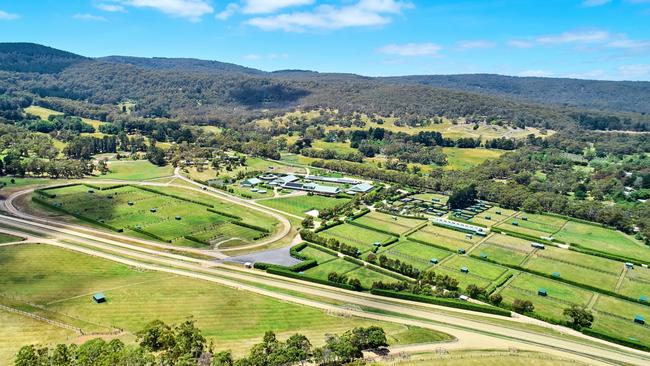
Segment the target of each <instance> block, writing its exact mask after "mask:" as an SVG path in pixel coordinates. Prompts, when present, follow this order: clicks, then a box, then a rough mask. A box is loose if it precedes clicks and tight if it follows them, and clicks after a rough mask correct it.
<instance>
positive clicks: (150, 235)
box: [129, 227, 172, 243]
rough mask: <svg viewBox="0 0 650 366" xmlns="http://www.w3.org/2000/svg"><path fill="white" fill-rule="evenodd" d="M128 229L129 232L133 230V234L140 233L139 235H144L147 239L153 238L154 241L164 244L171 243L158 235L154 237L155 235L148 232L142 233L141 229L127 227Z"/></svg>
mask: <svg viewBox="0 0 650 366" xmlns="http://www.w3.org/2000/svg"><path fill="white" fill-rule="evenodd" d="M129 229H131V230H133V231H135V232H137V233H140V234H143V235H146V236H148V237H151V238H154V239H156V240H160V241H163V242H165V243H171V242H172V241H171V240H168V239H165V238H163V237H161V236H158V235H156V234H152V233H150V232H148V231H144V230H142V229H138V228H136V227H129Z"/></svg>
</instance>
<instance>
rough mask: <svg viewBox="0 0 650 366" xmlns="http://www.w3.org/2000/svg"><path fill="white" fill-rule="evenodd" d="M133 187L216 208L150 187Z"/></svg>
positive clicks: (212, 206)
mask: <svg viewBox="0 0 650 366" xmlns="http://www.w3.org/2000/svg"><path fill="white" fill-rule="evenodd" d="M133 187H135V188H138V189H141V190H143V191H147V192H151V193H155V194H159V195H161V196H167V197H171V198H176V199H177V200H181V201H185V202H190V203H195V204H197V205H201V206H206V207H210V208H214V205H212V204H209V203H205V202H202V201H197V200H192V199H189V198H185V197H181V196H178V195H175V194H171V193H166V192H161V191H158V190H155V189H152V188H149V187H145V186H138V185H134V186H133Z"/></svg>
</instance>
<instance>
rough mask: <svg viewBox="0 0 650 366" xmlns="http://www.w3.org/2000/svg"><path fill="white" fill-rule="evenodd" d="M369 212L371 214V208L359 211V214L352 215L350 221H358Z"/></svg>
mask: <svg viewBox="0 0 650 366" xmlns="http://www.w3.org/2000/svg"><path fill="white" fill-rule="evenodd" d="M369 212H370V209H369V208H364V209H363V210H361V211H359V212H357V213H355V214H352V215H350V217H349V219H350V220H355V219H358V218H359V217H361V216H363V215H365V214H367V213H369Z"/></svg>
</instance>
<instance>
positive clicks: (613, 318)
mask: <svg viewBox="0 0 650 366" xmlns="http://www.w3.org/2000/svg"><path fill="white" fill-rule="evenodd" d="M594 310H595V312H596V320H595V321H594V325H593V328H594V329H596V330H602V331H606V332H608V333H611V334H617V335H620V336H622V337H624V338H632V339H637V340H639V341H641V342H644V343H646V344H649V343H650V326H648V325H641V324H636V323H634V321H633V320H634V317H635V316H637V315H641V316H642V317H644V318H645V319H649V318H650V306H646V305H641V304H635V303H632V302H629V301H625V300H620V299H616V298H613V297H609V296H600V297H599V298H598V300H597V301H596V304H595V305H594Z"/></svg>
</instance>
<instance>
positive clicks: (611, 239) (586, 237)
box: [555, 221, 650, 262]
mask: <svg viewBox="0 0 650 366" xmlns="http://www.w3.org/2000/svg"><path fill="white" fill-rule="evenodd" d="M555 237H556V238H557V239H558V240H562V241H565V242H567V243H575V244H578V245H580V246H582V247H585V248H589V249H594V250H598V251H601V252H605V253H610V254H615V255H621V256H625V257H630V258H636V259H638V260H642V261H645V262H650V249H648V247H647V246H645V245H644V244H643V243H641V242H640V241H638V240H636V239H634V238H633V237H632V236H629V235H626V234H623V233H622V232H620V231H616V230H612V229H608V228H604V227H600V226H596V225H589V224H583V223H579V222H574V221H569V222H568V223H567V224H566V225H565V227H564V228H563V229H562V230H560V231H559V232H558V233H556V234H555Z"/></svg>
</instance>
